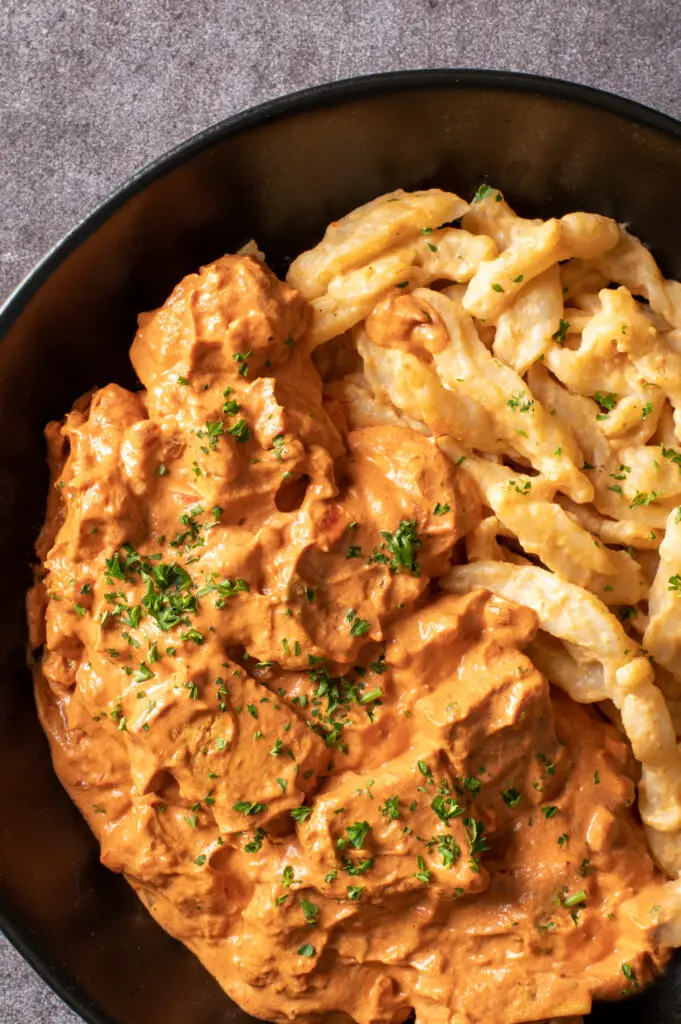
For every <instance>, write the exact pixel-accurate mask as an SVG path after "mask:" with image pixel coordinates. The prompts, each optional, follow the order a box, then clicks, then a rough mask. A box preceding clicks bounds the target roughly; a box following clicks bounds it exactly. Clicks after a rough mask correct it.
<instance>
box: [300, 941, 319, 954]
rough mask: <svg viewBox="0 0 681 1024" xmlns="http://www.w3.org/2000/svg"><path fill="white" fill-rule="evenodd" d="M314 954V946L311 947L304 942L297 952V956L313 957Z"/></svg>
mask: <svg viewBox="0 0 681 1024" xmlns="http://www.w3.org/2000/svg"><path fill="white" fill-rule="evenodd" d="M315 953H316V950H315V948H314V946H311V945H310V943H309V942H306V943H305V944H304V945H303V946H301V947H300V949H299V950H298V956H314V955H315Z"/></svg>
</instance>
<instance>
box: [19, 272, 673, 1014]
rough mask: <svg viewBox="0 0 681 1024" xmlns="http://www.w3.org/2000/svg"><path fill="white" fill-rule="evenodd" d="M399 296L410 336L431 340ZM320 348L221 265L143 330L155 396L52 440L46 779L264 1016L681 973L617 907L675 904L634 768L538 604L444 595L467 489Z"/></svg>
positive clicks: (495, 999) (503, 1010)
mask: <svg viewBox="0 0 681 1024" xmlns="http://www.w3.org/2000/svg"><path fill="white" fill-rule="evenodd" d="M407 298H408V297H406V296H402V297H396V298H395V297H393V299H391V300H390V301H391V302H393V308H394V312H395V317H396V318H397V319H398V320H399V321H400V322H401V323H402V325H403V327H404V329H405V331H406V333H407V335H409V336H411V335H413V333H414V332H415V331H418V332H419V336H420V337H421V336H422V335H423V331H424V330H428V331H430V330H431V329H435V328H436V327H437V325H429V324H427V323H426V325H425V328H424V326H423V318H421V320H420V321H418V323H417V320H418V313H417V311H414V309H412V308H411V307H410V305H409V303H407V302H406V299H407ZM403 300H405V301H403ZM370 319H371V318H370ZM307 324H308V309H307V306H306V304H305V303H304V302H303V301H302V300H301V299H300V297H299V296H298V295H297V293H296V292H294V291H292V290H291V289H290V288H288V287H286V286H285V285H284V284H282V283H280V282H279V281H277V280H276V278H275V277H274V276H273V275H272V274H270V273H269V272H268V271H267V270H266V269H265V268H263V267H261V266H260V265H259V264H258V262H257V261H256V260H254V259H252V258H250V257H233V256H227V257H224V258H223V259H221V260H218V261H217V262H216V263H215V264H212V265H211V266H208V267H205V268H203V269H202V270H201V272H200V273H199V274H194V275H190V276H189V277H187V278H186V279H185V280H184V281H182V282H181V284H180V285H178V287H177V288H176V289H175V291H174V292H173V294H172V295H171V297H170V298H169V299H168V301H167V302H166V304H165V305H164V306H163V307H162V308H161V309H160V310H157V311H156V312H155V313H152V314H147V315H145V316H143V317H141V319H140V329H139V331H138V334H137V337H136V339H135V341H134V344H133V347H132V353H131V355H132V361H133V365H134V367H135V369H136V371H137V373H138V375H139V378H140V381H141V383H142V386H143V390H142V391H140V392H138V393H134V394H133V393H131V392H129V391H126V390H124V389H123V388H121V387H118V386H117V385H115V384H111V385H109V386H108V387H105V388H103V389H101V390H99V391H96V392H95V393H94V394H93V395H92V396H91V397H90V396H88V397H87V398H86V399H84V400H81V401H79V402H78V403H76V406H75V407H74V409H73V411H72V412H71V413H69V415H68V416H67V417H66V420H65V422H64V423H63V424H51V425H50V426H49V427H48V430H47V436H48V441H49V449H50V461H51V468H52V473H53V483H52V487H51V490H50V497H49V506H48V515H47V520H46V524H45V527H44V530H43V533H42V535H41V537H40V540H39V543H38V555H39V558H40V561H41V568H40V572H39V577H38V582H37V583H36V586H35V588H34V589H33V591H32V593H31V595H30V599H29V612H30V619H31V627H32V640H33V643H34V645H36V646H38V645H42V657H41V659H40V662H39V663H38V664H37V665H36V672H35V678H36V694H37V700H38V707H39V711H40V716H41V720H42V723H43V725H44V728H45V730H46V732H47V735H48V738H49V741H50V744H51V748H52V755H53V759H54V764H55V768H56V771H57V772H58V774H59V777H60V779H61V780H62V782H63V784H64V786H65V787H66V789H67V790H68V792H69V794H70V795H71V797H72V798H73V800H74V801H75V802H76V804H77V805H78V807H79V808H80V810H81V812H82V813H83V815H84V816H85V818H86V820H87V821H88V824H89V825H90V827H91V828H92V830H93V831H94V832H95V834H96V835H97V837H98V839H99V841H100V843H101V847H102V860H103V862H104V863H105V864H106V865H107V866H108V867H110V868H111V869H112V870H114V871H120V872H124V874H125V876H126V878H127V879H128V881H129V882H130V883H131V884H132V885H133V887H134V888H135V889H136V891H137V892H138V894H139V896H140V898H141V899H142V900H143V901H144V903H145V904H146V906H147V907H148V908H149V910H150V912H151V913H152V914H153V915H154V917H155V918H156V919H157V920H158V921H159V922H160V923H161V925H162V926H163V927H164V928H166V929H167V930H168V931H169V932H170V933H171V934H172V935H174V936H176V937H177V938H178V939H180V940H182V941H183V942H185V943H186V944H187V946H188V947H189V948H190V949H191V950H193V951H194V952H195V953H196V954H197V955H198V956H199V957H200V958H201V960H202V961H203V963H204V964H205V965H206V967H207V968H208V970H209V971H211V972H212V973H213V974H214V975H215V977H216V978H217V979H218V981H219V982H220V984H221V985H223V987H224V988H225V990H226V991H227V993H228V994H229V995H230V996H231V997H232V998H233V999H235V1000H236V1001H237V1002H238V1003H239V1004H240V1005H241V1006H243V1007H244V1008H245V1009H246V1010H248V1011H249V1012H250V1013H253V1014H255V1015H257V1016H260V1017H263V1018H265V1019H269V1020H281V1021H284V1020H291V1019H296V1020H325V1019H327V1018H330V1017H331V1016H332V1015H334V1014H338V1015H339V1016H338V1017H336V1016H334V1017H333V1019H334V1020H347V1019H348V1018H353V1019H355V1020H357V1021H359V1022H361V1024H399V1022H401V1021H403V1020H405V1019H406V1017H407V1016H408V1014H409V1012H410V1010H411V1009H412V1008H415V1009H416V1013H417V1019H418V1020H419V1021H421V1022H423V1024H438V1022H442V1024H445V1022H447V1024H449V1022H451V1024H473V1022H480V1024H516V1022H522V1021H537V1020H540V1019H543V1018H546V1017H561V1016H567V1015H579V1014H582V1013H586V1012H588V1010H589V1009H590V1006H591V1001H592V998H594V997H607V998H609V997H617V996H619V995H620V994H621V993H622V991H623V990H632V989H633V988H634V987H637V986H639V985H641V986H642V985H643V984H644V983H645V982H647V981H648V980H650V979H651V978H652V977H653V976H654V973H655V971H656V969H657V968H658V967H659V965H660V963H661V960H662V959H663V953H662V951H660V950H659V949H658V948H657V947H656V945H655V941H654V927H653V920H652V918H651V922H650V924H646V923H645V922H644V923H643V924H641V923H639V924H634V923H633V922H632V921H631V920H630V919H629V918H628V917H627V916H626V915H625V914H623V913H621V912H620V906H621V904H622V903H623V901H625V900H626V899H628V898H630V897H632V896H634V895H639V896H640V898H641V899H644V900H645V898H646V894H647V893H648V891H649V893H650V903H651V906H652V905H653V904H654V903H655V886H656V885H657V884H658V883H659V881H660V879H659V876H658V875H657V873H656V871H655V869H654V867H653V864H652V861H651V859H650V857H649V855H648V853H647V850H646V845H645V842H644V837H643V832H642V829H641V826H640V823H639V821H638V818H637V817H636V814H635V811H634V808H633V803H634V799H635V788H634V781H633V779H632V767H633V762H632V759H631V754H630V751H629V749H628V746H627V745H626V743H625V741H624V740H623V739H622V737H621V736H620V735H619V734H618V733H617V732H616V730H615V729H614V728H613V727H612V726H610V725H609V724H607V723H606V722H605V721H604V720H603V719H602V718H601V717H600V716H599V714H598V712H596V711H594V710H593V709H591V708H586V707H582V706H579V705H577V704H575V703H573V702H572V701H570V700H569V699H568V698H567V697H565V696H564V695H562V694H561V693H559V692H556V691H554V690H553V689H551V688H550V687H549V685H548V683H547V681H546V679H545V678H544V676H542V675H541V674H540V673H539V672H538V671H537V670H536V669H535V667H534V666H533V664H532V662H531V661H530V660H529V658H528V657H527V656H526V655H525V654H524V653H523V649H524V648H525V647H526V645H527V644H528V643H530V642H531V640H532V638H533V636H534V634H535V632H536V620H535V617H534V614H533V613H532V612H530V611H528V610H527V609H524V608H521V607H520V606H518V605H514V604H510V603H509V602H506V601H504V600H502V599H499V598H494V597H492V596H491V595H489V594H488V593H487V592H482V591H478V592H475V593H471V594H468V595H466V596H464V597H454V596H452V595H447V594H444V593H442V592H440V591H439V589H438V586H437V578H438V577H439V576H440V575H442V574H443V573H444V572H445V571H446V569H447V567H448V566H449V565H450V564H451V562H452V561H453V560H454V561H456V560H458V559H460V558H462V557H463V554H462V545H461V544H460V543H459V541H460V540H461V538H462V537H463V536H464V535H465V534H466V532H467V531H468V530H470V529H471V528H472V527H474V526H475V525H476V523H477V522H478V521H479V517H480V502H479V498H478V496H477V494H476V493H475V492H473V491H472V490H471V488H472V486H473V485H472V484H471V482H470V478H469V477H468V476H467V475H466V474H464V473H463V472H461V471H460V470H458V469H457V468H455V467H454V466H453V465H452V464H451V463H450V462H449V461H447V460H446V459H445V458H444V456H443V455H442V454H441V452H440V451H439V449H438V448H437V446H436V445H435V444H434V443H433V442H432V441H431V440H429V439H428V438H425V437H423V436H421V435H419V434H417V433H415V432H412V431H410V430H408V429H406V428H402V427H395V426H386V427H382V426H381V427H369V428H364V429H361V430H355V431H350V432H349V431H348V430H347V428H346V426H345V424H344V423H343V421H342V416H341V414H340V413H339V411H338V407H337V406H335V405H330V406H329V409H328V411H327V409H326V408H325V405H324V401H323V398H322V385H321V380H320V378H319V376H318V375H317V372H316V370H315V369H314V366H313V364H312V362H311V360H310V358H309V354H308V352H307V351H306V346H305V330H306V327H307ZM396 329H397V328H396ZM431 340H432V339H431ZM419 344H420V345H423V346H424V347H426V348H427V347H428V345H427V344H426V341H424V340H423V337H422V338H421V341H420V342H419ZM623 965H624V966H623Z"/></svg>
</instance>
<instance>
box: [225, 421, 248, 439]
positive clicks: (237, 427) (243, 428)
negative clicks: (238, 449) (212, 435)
mask: <svg viewBox="0 0 681 1024" xmlns="http://www.w3.org/2000/svg"><path fill="white" fill-rule="evenodd" d="M226 432H227V433H228V434H230V435H231V436H232V437H233V438H234V439H235V441H236V443H237V444H245V443H246V441H248V440H250V437H251V432H250V430H249V428H248V423H246V420H243V419H242V420H238V421H237V422H236V423H235V424H234V425H233V426H231V427H228V428H227V431H226Z"/></svg>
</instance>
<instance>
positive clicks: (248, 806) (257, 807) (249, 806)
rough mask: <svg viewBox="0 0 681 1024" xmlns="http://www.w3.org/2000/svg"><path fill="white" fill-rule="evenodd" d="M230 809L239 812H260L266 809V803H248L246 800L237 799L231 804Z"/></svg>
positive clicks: (250, 813)
mask: <svg viewBox="0 0 681 1024" xmlns="http://www.w3.org/2000/svg"><path fill="white" fill-rule="evenodd" d="M232 810H233V811H238V812H239V814H247V815H249V816H250V815H253V814H262V812H263V811H266V810H267V804H261V803H249V801H248V800H237V802H236V803H235V804H232Z"/></svg>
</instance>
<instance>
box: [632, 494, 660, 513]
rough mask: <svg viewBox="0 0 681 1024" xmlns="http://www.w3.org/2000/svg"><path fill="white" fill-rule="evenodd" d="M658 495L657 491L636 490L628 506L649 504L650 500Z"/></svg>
mask: <svg viewBox="0 0 681 1024" xmlns="http://www.w3.org/2000/svg"><path fill="white" fill-rule="evenodd" d="M659 496H660V495H659V494H658V493H657V491H650V492H646V491H638V492H637V493H636V494H635V495H634V497H633V498H632V499H631V502H630V504H629V508H630V509H632V508H640V507H641V506H642V505H650V503H651V501H655V499H656V498H659Z"/></svg>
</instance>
